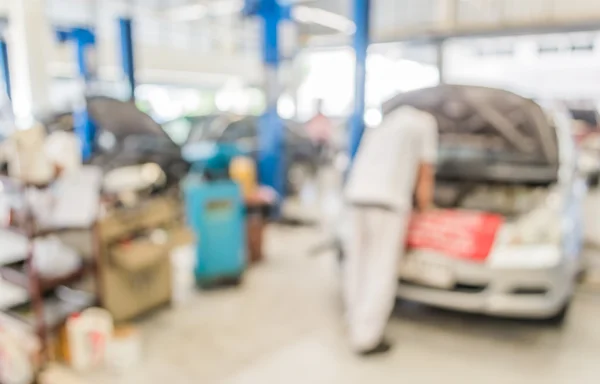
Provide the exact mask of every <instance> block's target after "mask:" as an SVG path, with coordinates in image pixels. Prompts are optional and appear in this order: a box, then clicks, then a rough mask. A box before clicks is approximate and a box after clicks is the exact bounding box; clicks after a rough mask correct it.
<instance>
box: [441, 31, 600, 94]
mask: <svg viewBox="0 0 600 384" xmlns="http://www.w3.org/2000/svg"><path fill="white" fill-rule="evenodd" d="M548 39H550V40H548ZM551 39H557V40H555V41H561V40H563V41H564V39H565V36H545V37H544V36H537V37H535V36H534V37H519V38H505V39H491V40H490V39H487V40H482V39H480V40H459V39H457V40H454V41H451V42H449V43H448V44H447V46H446V52H445V53H446V69H445V75H446V78H447V80H448V81H449V82H453V83H467V84H479V85H486V86H494V87H500V88H506V89H509V90H513V91H516V92H518V93H522V94H524V95H526V96H531V97H536V98H543V99H597V100H600V86H599V84H600V66H598V63H599V62H600V34H594V35H593V39H595V48H594V50H592V51H568V50H565V51H562V52H551V53H542V54H540V53H539V51H538V48H539V46H540V44H543V43H544V41H552V40H551ZM498 43H501V44H504V45H510V46H512V47H513V48H512V49H513V54H511V55H496V56H494V55H486V56H480V55H477V54H476V47H481V46H487V47H492V46H493V45H494V44H498Z"/></svg>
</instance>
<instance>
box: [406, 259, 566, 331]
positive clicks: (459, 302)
mask: <svg viewBox="0 0 600 384" xmlns="http://www.w3.org/2000/svg"><path fill="white" fill-rule="evenodd" d="M410 256H411V255H410V254H409V255H407V257H410ZM427 256H428V257H429V258H430V259H439V261H441V262H444V263H446V265H447V266H449V268H450V269H451V270H452V273H453V274H454V284H453V285H452V286H450V287H444V288H439V287H434V286H431V285H428V284H426V283H425V284H424V283H421V282H415V281H414V280H406V279H402V277H401V280H400V284H399V287H398V296H399V297H400V298H404V299H408V300H411V301H416V302H420V303H423V304H427V305H431V306H436V307H441V308H446V309H452V310H459V311H464V312H471V313H481V314H487V315H494V316H507V317H516V318H531V319H543V318H549V317H552V316H554V315H556V314H558V313H559V312H560V311H561V310H562V309H563V308H564V307H565V305H566V304H567V303H568V301H569V299H570V297H571V295H572V292H573V289H574V283H575V273H574V268H572V267H571V266H570V265H566V264H565V263H559V264H558V265H554V266H543V267H539V268H532V267H531V266H529V267H527V268H506V267H502V268H498V267H493V266H490V265H488V264H475V263H469V262H464V261H459V260H455V259H450V258H448V257H446V256H442V255H434V254H429V255H427ZM400 274H401V275H402V273H400Z"/></svg>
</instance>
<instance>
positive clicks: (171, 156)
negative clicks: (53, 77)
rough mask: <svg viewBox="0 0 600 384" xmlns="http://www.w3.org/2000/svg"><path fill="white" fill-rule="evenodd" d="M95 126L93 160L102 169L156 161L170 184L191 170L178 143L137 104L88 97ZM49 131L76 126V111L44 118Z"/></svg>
mask: <svg viewBox="0 0 600 384" xmlns="http://www.w3.org/2000/svg"><path fill="white" fill-rule="evenodd" d="M87 107H88V112H89V115H90V117H91V119H92V120H93V121H94V123H95V126H96V140H95V142H94V150H93V155H92V158H91V159H90V163H91V164H94V165H98V166H100V167H101V168H102V169H103V171H105V172H107V171H111V170H113V169H116V168H120V167H126V166H129V165H137V164H144V163H156V164H158V165H159V166H160V167H161V168H162V170H163V171H164V172H165V174H166V177H167V183H166V185H167V186H173V185H177V184H178V183H179V180H181V179H182V178H183V177H184V176H185V175H186V174H187V172H188V170H189V164H188V163H187V162H186V161H185V160H183V158H182V157H181V150H180V148H179V146H178V145H177V144H175V143H174V142H173V140H171V138H170V137H169V136H168V135H167V133H165V131H164V130H163V129H162V127H161V126H160V125H159V124H158V123H156V122H155V121H154V120H153V119H152V118H151V117H150V116H148V115H147V114H145V113H144V112H142V111H140V110H139V109H138V108H137V107H136V106H135V104H133V103H131V102H124V101H120V100H116V99H113V98H109V97H104V96H93V97H90V98H88V99H87ZM42 122H43V124H44V125H45V126H46V128H47V130H48V132H53V131H57V130H64V131H70V130H73V113H72V112H63V113H60V114H55V115H53V116H50V117H47V118H45V119H44V120H42Z"/></svg>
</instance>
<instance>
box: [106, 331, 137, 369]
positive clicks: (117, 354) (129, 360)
mask: <svg viewBox="0 0 600 384" xmlns="http://www.w3.org/2000/svg"><path fill="white" fill-rule="evenodd" d="M141 360H142V336H141V334H140V332H139V331H138V330H137V329H135V328H133V327H119V328H117V329H115V332H114V334H113V337H112V339H111V340H110V342H109V344H108V350H107V354H106V365H107V366H108V368H110V369H112V370H114V371H119V372H122V371H125V370H127V369H130V368H133V367H135V366H136V365H138V364H139V363H140V361H141Z"/></svg>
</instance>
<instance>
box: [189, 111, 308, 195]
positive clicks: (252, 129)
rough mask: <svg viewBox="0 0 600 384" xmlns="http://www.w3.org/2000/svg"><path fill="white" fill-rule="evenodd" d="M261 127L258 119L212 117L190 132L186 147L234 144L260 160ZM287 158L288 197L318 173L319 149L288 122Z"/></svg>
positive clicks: (286, 124)
mask: <svg viewBox="0 0 600 384" xmlns="http://www.w3.org/2000/svg"><path fill="white" fill-rule="evenodd" d="M258 124H259V118H258V117H256V116H236V115H228V114H224V115H221V116H218V117H212V118H210V119H207V120H205V121H204V122H203V123H202V124H198V125H197V126H196V127H195V128H193V129H192V130H191V131H190V135H189V138H188V140H187V141H186V144H185V145H184V146H183V147H184V150H185V147H186V146H191V145H194V144H195V143H201V142H223V143H235V144H237V145H238V146H239V147H240V148H241V149H242V150H244V151H245V152H247V153H248V154H250V155H251V156H253V157H254V158H255V159H257V158H258V150H259V148H258ZM284 127H285V134H284V149H283V151H284V156H285V157H284V159H285V174H286V179H287V183H286V184H287V185H286V192H287V194H288V195H289V194H295V193H298V192H299V190H300V188H301V187H302V185H303V184H304V183H305V182H306V181H307V180H308V179H309V178H311V177H313V176H314V175H315V174H316V171H317V168H318V150H317V147H316V146H315V145H314V144H313V143H312V141H311V140H310V138H308V137H307V136H306V135H304V134H303V132H302V131H301V128H302V126H301V125H300V124H298V123H294V122H290V121H285V122H284Z"/></svg>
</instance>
